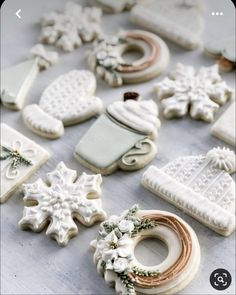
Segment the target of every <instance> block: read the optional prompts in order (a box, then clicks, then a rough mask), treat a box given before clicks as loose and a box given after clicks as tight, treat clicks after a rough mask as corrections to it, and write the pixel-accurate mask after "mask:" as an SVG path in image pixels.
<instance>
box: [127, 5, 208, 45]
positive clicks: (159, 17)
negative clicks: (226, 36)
mask: <svg viewBox="0 0 236 295" xmlns="http://www.w3.org/2000/svg"><path fill="white" fill-rule="evenodd" d="M203 8H204V7H203V2H202V1H199V0H197V1H196V0H195V1H191V0H190V1H189V0H187V1H186V0H158V1H156V0H150V1H143V5H140V4H139V5H136V6H134V7H133V9H132V10H131V14H130V20H131V22H133V23H134V24H137V25H139V26H141V27H143V28H145V29H147V30H150V31H152V32H154V33H157V34H158V35H160V36H162V37H163V38H167V39H169V40H171V41H172V42H174V43H176V44H178V45H180V46H181V47H183V48H185V49H195V48H197V47H198V46H199V45H200V44H201V35H202V31H203V28H204V22H203Z"/></svg>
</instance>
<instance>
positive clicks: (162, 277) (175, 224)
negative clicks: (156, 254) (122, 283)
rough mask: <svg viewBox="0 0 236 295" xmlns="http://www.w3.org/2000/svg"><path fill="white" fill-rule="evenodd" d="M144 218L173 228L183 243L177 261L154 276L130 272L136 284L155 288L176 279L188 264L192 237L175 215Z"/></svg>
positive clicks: (157, 215)
mask: <svg viewBox="0 0 236 295" xmlns="http://www.w3.org/2000/svg"><path fill="white" fill-rule="evenodd" d="M143 218H148V219H151V220H155V221H157V222H158V224H162V225H164V226H167V227H169V228H170V229H172V230H173V231H174V232H176V234H177V235H178V236H179V238H180V240H181V244H182V251H181V254H180V256H179V258H178V260H176V262H175V263H174V264H173V265H172V266H171V267H169V268H168V269H167V270H165V271H164V272H162V273H160V274H159V275H157V276H154V277H144V276H139V275H136V274H129V276H130V278H131V279H132V280H133V281H134V285H135V286H137V287H141V288H147V289H150V288H155V287H157V286H160V285H162V284H165V283H167V282H168V281H170V280H172V279H174V278H175V277H177V276H178V275H180V273H181V272H182V271H183V270H184V268H185V266H186V265H187V263H188V261H189V259H190V256H191V252H192V239H191V235H190V233H189V231H188V229H187V228H186V226H185V225H183V224H182V223H181V222H180V221H179V220H178V219H177V218H175V217H173V216H166V215H161V214H151V215H143Z"/></svg>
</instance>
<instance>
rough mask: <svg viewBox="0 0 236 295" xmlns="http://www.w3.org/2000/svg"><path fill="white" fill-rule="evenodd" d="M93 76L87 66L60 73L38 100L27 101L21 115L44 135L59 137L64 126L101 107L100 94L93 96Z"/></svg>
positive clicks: (26, 122)
mask: <svg viewBox="0 0 236 295" xmlns="http://www.w3.org/2000/svg"><path fill="white" fill-rule="evenodd" d="M95 89H96V79H95V76H94V75H93V73H91V72H90V71H86V70H80V71H78V70H73V71H70V72H69V73H67V74H64V75H61V76H59V77H58V78H57V79H56V80H55V81H53V82H52V83H51V84H50V85H49V86H48V87H47V88H46V89H45V90H44V92H43V93H42V96H41V98H40V100H39V104H32V105H28V106H26V107H25V108H24V109H23V112H22V116H23V120H24V122H25V124H26V126H27V127H29V128H30V129H31V130H32V131H33V132H35V133H37V134H38V135H40V136H43V137H46V138H51V139H54V138H58V137H60V136H62V135H63V133H64V126H63V125H65V126H68V125H73V124H78V123H81V122H83V121H85V120H87V119H89V118H91V117H93V116H95V115H97V114H99V113H101V112H102V110H103V103H102V101H101V99H100V98H98V97H96V96H93V95H94V92H95Z"/></svg>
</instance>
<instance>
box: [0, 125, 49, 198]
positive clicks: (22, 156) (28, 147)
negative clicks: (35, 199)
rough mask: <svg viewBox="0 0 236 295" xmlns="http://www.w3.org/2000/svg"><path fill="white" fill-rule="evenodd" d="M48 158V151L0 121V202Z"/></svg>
mask: <svg viewBox="0 0 236 295" xmlns="http://www.w3.org/2000/svg"><path fill="white" fill-rule="evenodd" d="M48 158H49V154H48V152H47V151H46V150H44V149H43V148H41V147H40V146H39V145H38V144H36V143H35V142H33V141H32V140H30V139H29V138H27V137H26V136H24V135H23V134H21V133H19V132H17V131H16V130H14V129H13V128H11V127H9V126H8V125H6V124H3V123H1V156H0V160H1V196H0V203H3V202H5V201H6V200H7V199H8V198H9V197H10V196H11V194H12V193H13V192H14V191H15V190H16V189H17V188H18V187H19V186H20V185H21V184H22V183H23V182H24V181H26V180H27V179H28V178H29V177H30V176H31V175H32V174H33V173H34V172H35V171H36V170H37V169H38V168H39V167H40V166H41V165H43V164H44V163H45V162H46V161H47V159H48Z"/></svg>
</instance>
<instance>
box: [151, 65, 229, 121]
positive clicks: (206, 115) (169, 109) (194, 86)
mask: <svg viewBox="0 0 236 295" xmlns="http://www.w3.org/2000/svg"><path fill="white" fill-rule="evenodd" d="M154 91H155V92H156V94H157V97H158V98H159V99H160V100H161V105H162V107H163V114H164V116H165V118H167V119H171V118H175V117H183V116H185V115H187V113H188V112H189V113H190V116H191V117H192V118H193V119H197V120H203V121H206V122H212V121H213V119H214V113H215V112H216V111H217V110H218V108H219V106H220V105H223V104H225V103H226V102H227V100H229V99H231V97H232V94H233V90H232V89H231V88H230V87H229V86H228V85H227V84H226V82H225V81H223V80H222V78H221V76H220V75H219V73H218V66H217V65H213V66H211V67H201V68H200V69H199V70H195V69H194V68H193V67H192V66H184V65H182V64H181V63H178V64H177V65H176V69H175V70H174V71H173V72H171V73H170V74H169V77H168V78H165V79H164V80H162V81H161V82H158V83H155V84H154Z"/></svg>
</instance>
